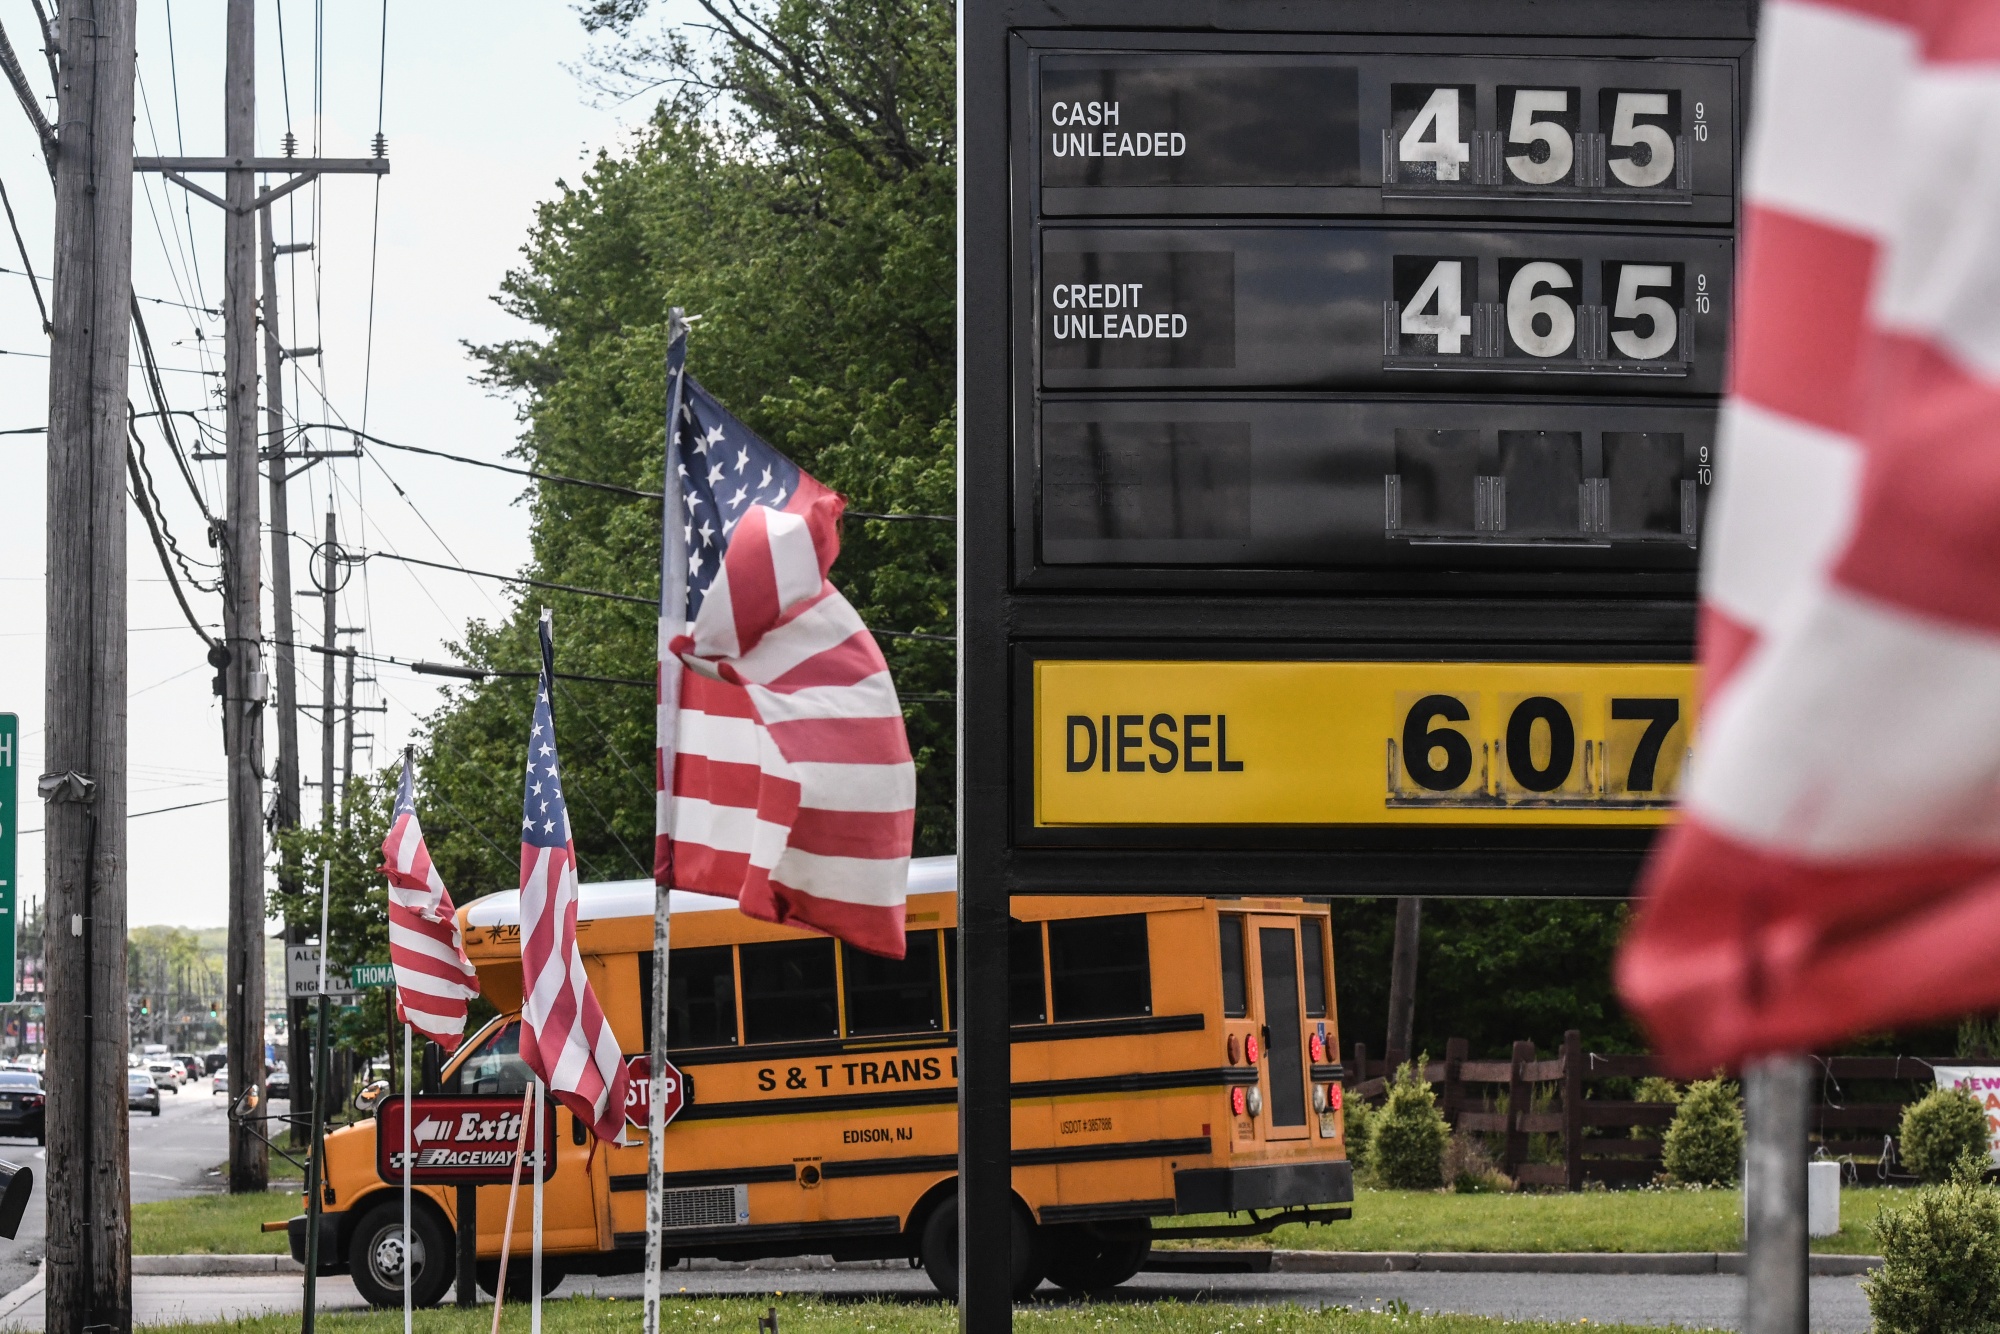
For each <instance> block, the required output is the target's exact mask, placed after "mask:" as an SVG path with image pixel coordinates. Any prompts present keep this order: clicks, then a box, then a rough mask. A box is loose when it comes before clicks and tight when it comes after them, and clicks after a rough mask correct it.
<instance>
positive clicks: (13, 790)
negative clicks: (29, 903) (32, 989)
mask: <svg viewBox="0 0 2000 1334" xmlns="http://www.w3.org/2000/svg"><path fill="white" fill-rule="evenodd" d="M20 755H21V719H20V717H19V715H17V714H12V713H0V1002H8V1001H12V1000H13V999H14V923H15V918H16V916H17V915H18V914H16V912H15V911H14V909H15V905H16V903H17V902H18V901H19V894H18V892H17V885H18V883H19V877H18V875H17V872H16V865H15V864H16V862H17V860H18V857H19V837H20V829H19V828H18V825H19V819H18V817H19V813H20V809H21V802H20V783H19V781H18V774H19V772H20Z"/></svg>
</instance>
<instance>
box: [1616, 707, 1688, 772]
mask: <svg viewBox="0 0 2000 1334" xmlns="http://www.w3.org/2000/svg"><path fill="white" fill-rule="evenodd" d="M1611 716H1612V717H1613V718H1629V719H1633V720H1638V719H1644V720H1645V723H1646V730H1645V731H1644V732H1642V733H1641V734H1640V735H1639V744H1638V745H1637V746H1636V747H1634V748H1633V751H1632V767H1631V768H1630V769H1629V770H1627V771H1626V774H1625V790H1626V791H1627V792H1651V791H1652V790H1653V774H1654V771H1655V770H1656V769H1657V768H1658V767H1659V763H1660V747H1661V746H1663V745H1665V744H1666V741H1667V733H1669V732H1671V731H1673V730H1674V724H1675V723H1677V722H1679V721H1680V720H1681V702H1680V701H1679V700H1677V699H1614V700H1612V701H1611Z"/></svg>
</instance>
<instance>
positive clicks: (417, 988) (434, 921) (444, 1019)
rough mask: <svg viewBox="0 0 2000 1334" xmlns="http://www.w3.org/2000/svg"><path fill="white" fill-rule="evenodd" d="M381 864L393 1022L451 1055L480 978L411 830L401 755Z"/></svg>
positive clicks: (427, 853) (419, 832) (411, 803)
mask: <svg viewBox="0 0 2000 1334" xmlns="http://www.w3.org/2000/svg"><path fill="white" fill-rule="evenodd" d="M382 858H383V860H382V866H381V868H380V869H381V871H382V874H383V875H385V876H387V877H388V878H389V966H390V968H391V969H392V970H393V971H394V972H395V975H396V1017H397V1018H399V1019H401V1020H402V1021H403V1022H404V1023H406V1024H408V1025H410V1026H411V1027H412V1028H414V1029H416V1030H417V1032H419V1033H422V1034H423V1035H424V1036H425V1037H427V1038H429V1039H430V1040H431V1041H432V1042H435V1043H437V1044H438V1045H439V1046H440V1047H443V1048H444V1049H445V1050H446V1051H454V1050H456V1049H457V1047H458V1044H459V1042H460V1040H461V1039H463V1038H464V1037H465V1003H466V1001H468V1000H470V999H471V998H472V997H474V996H477V995H478V994H479V973H478V972H477V971H476V970H475V969H474V968H473V966H472V960H470V959H468V958H466V957H465V939H464V937H463V935H462V934H461V933H460V931H459V926H458V910H457V909H456V908H454V907H453V906H452V902H451V893H450V891H448V890H447V889H445V887H444V881H443V880H442V879H441V878H439V876H438V873H437V868H436V867H435V866H433V865H431V850H430V848H429V847H428V846H427V845H426V844H425V843H424V827H423V826H422V825H421V824H419V823H417V802H416V795H415V783H414V782H413V781H412V779H411V776H410V757H409V754H408V753H407V752H405V753H404V755H403V780H402V782H401V783H399V784H397V786H396V809H395V812H394V818H393V819H392V821H391V822H390V825H389V836H388V837H387V838H385V839H383V840H382Z"/></svg>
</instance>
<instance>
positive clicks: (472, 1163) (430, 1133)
mask: <svg viewBox="0 0 2000 1334" xmlns="http://www.w3.org/2000/svg"><path fill="white" fill-rule="evenodd" d="M410 1138H411V1139H412V1140H414V1141H415V1142H416V1164H415V1166H414V1167H413V1168H412V1170H411V1173H410V1180H411V1181H412V1182H413V1183H415V1184H416V1185H420V1186H496V1185H498V1186H504V1185H507V1184H508V1183H509V1182H511V1181H512V1180H513V1179H514V1150H515V1149H516V1148H518V1147H519V1146H520V1143H521V1100H520V1099H519V1098H514V1097H508V1096H506V1095H504V1094H503V1095H499V1096H487V1097H470V1096H466V1097H461V1096H451V1095H419V1096H418V1097H416V1098H415V1099H413V1100H412V1101H411V1107H410ZM541 1139H542V1144H541V1152H540V1153H539V1155H538V1154H537V1152H536V1150H535V1146H534V1145H533V1144H530V1145H529V1146H528V1153H527V1155H526V1157H525V1158H524V1159H523V1160H522V1163H521V1180H523V1181H531V1180H533V1179H534V1174H535V1162H536V1159H537V1157H539V1158H540V1159H541V1161H542V1162H543V1163H546V1164H547V1166H546V1167H544V1168H543V1173H544V1175H543V1177H542V1180H544V1181H547V1180H548V1179H549V1178H550V1177H553V1176H554V1175H555V1174H556V1165H557V1163H558V1162H559V1161H560V1159H559V1158H558V1157H557V1155H556V1105H555V1104H554V1103H553V1102H551V1103H548V1104H546V1105H545V1107H544V1110H543V1114H542V1136H541ZM405 1157H406V1154H405V1152H404V1144H403V1097H402V1095H401V1094H397V1095H395V1096H393V1097H389V1098H384V1099H383V1100H382V1103H381V1106H380V1107H379V1108H377V1110H376V1113H375V1171H376V1172H377V1174H379V1175H380V1176H381V1178H382V1180H384V1181H388V1182H396V1183H400V1182H401V1181H402V1179H403V1163H404V1159H405Z"/></svg>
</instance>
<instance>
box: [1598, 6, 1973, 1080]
mask: <svg viewBox="0 0 2000 1334" xmlns="http://www.w3.org/2000/svg"><path fill="white" fill-rule="evenodd" d="M1757 57H1758V71H1757V77H1758V89H1757V101H1756V108H1755V112H1756V114H1755V116H1754V117H1753V118H1752V120H1751V124H1752V125H1753V126H1754V127H1755V133H1754V135H1753V137H1752V142H1751V144H1750V150H1749V154H1748V157H1747V160H1746V164H1745V173H1744V195H1745V221H1744V226H1745V244H1744V249H1743V254H1742V261H1741V269H1742V276H1741V285H1740V288H1739V292H1740V301H1739V306H1738V312H1739V313H1738V318H1737V327H1736V331H1735V353H1734V357H1735V365H1734V368H1733V376H1732V389H1731V397H1730V399H1729V401H1728V404H1727V406H1726V408H1725V410H1724V418H1723V433H1722V438H1721V447H1720V450H1719V460H1718V473H1717V478H1718V481H1717V496H1716V502H1715V505H1714V508H1713V511H1712V513H1713V516H1714V517H1713V521H1712V524H1711V529H1710V537H1709V538H1708V540H1707V542H1706V543H1705V545H1706V553H1705V556H1704V562H1703V569H1702V576H1703V586H1702V596H1703V624H1702V665H1703V670H1704V690H1705V692H1706V696H1707V698H1706V702H1705V706H1704V708H1705V715H1704V727H1703V740H1702V747H1701V753H1700V758H1699V762H1698V764H1697V765H1696V767H1695V769H1694V772H1693V775H1692V778H1691V782H1690V786H1689V789H1688V793H1687V797H1686V800H1685V818H1684V820H1683V822H1682V823H1681V825H1680V826H1679V827H1678V828H1677V829H1676V830H1675V831H1674V832H1673V833H1672V834H1671V835H1669V836H1668V838H1667V839H1666V841H1665V843H1664V845H1663V848H1662V851H1661V853H1660V855H1659V856H1658V857H1657V858H1656V859H1655V861H1654V863H1653V864H1652V866H1651V868H1650V871H1649V874H1648V876H1647V879H1646V882H1645V886H1644V893H1643V897H1642V900H1641V904H1640V910H1639V913H1638V916H1637V919H1636V921H1635V924H1634V929H1633V932H1632V934H1631V937H1630V939H1629V940H1628V942H1627V944H1626V947H1625V950H1624V952H1623V954H1622V956H1621V959H1620V961H1619V969H1618V973H1619V984H1620V987H1621V989H1622V991H1623V993H1624V995H1625V998H1626V1000H1627V1002H1628V1003H1629V1004H1630V1005H1631V1006H1632V1007H1633V1009H1634V1010H1635V1011H1636V1012H1637V1013H1638V1015H1639V1016H1640V1017H1641V1018H1642V1019H1643V1020H1644V1022H1645V1023H1646V1025H1647V1027H1648V1029H1649V1030H1650V1031H1651V1032H1652V1034H1653V1036H1654V1038H1655V1041H1656V1042H1657V1044H1658V1045H1659V1046H1660V1048H1661V1050H1662V1052H1663V1054H1665V1055H1667V1056H1668V1057H1670V1058H1672V1059H1673V1060H1674V1061H1675V1063H1676V1064H1677V1065H1678V1066H1679V1067H1681V1068H1683V1069H1689V1070H1703V1069H1709V1068H1712V1067H1714V1066H1715V1065H1717V1064H1720V1063H1734V1062H1736V1061H1738V1060H1740V1059H1742V1058H1744V1057H1747V1056H1754V1055H1758V1054H1761V1053H1765V1052H1772V1051H1783V1050H1811V1049H1813V1048H1814V1047H1815V1046H1816V1045H1818V1044H1821V1043H1825V1042H1830V1041H1834V1040H1838V1039H1839V1038H1841V1037H1842V1036H1844V1035H1847V1034H1850V1033H1854V1032H1857V1031H1863V1030H1869V1029H1881V1028H1887V1027H1891V1026H1896V1025H1904V1024H1910V1023H1915V1022H1921V1021H1926V1020H1931V1019H1937V1018H1942V1017H1948V1016H1952V1015H1956V1014H1961V1013H1964V1012H1966V1011H1969V1010H1975V1009H1986V1010H1991V1009H1992V1008H1993V1007H1994V1006H1995V1005H1996V1004H2000V969H1996V968H1995V967H1994V963H1995V961H1996V959H2000V3H1996V0H1925V2H1924V3H1915V2H1914V0H1906V2H1899V0H1811V2H1807V0H1769V2H1768V3H1766V4H1765V6H1764V9H1763V18H1762V31H1761V34H1760V41H1759V43H1758V52H1757Z"/></svg>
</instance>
